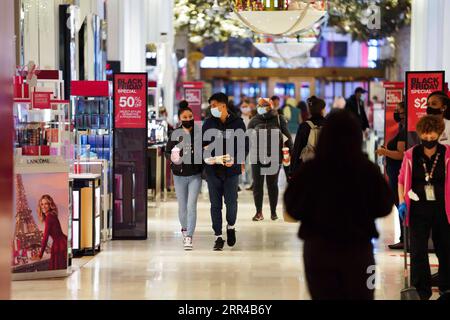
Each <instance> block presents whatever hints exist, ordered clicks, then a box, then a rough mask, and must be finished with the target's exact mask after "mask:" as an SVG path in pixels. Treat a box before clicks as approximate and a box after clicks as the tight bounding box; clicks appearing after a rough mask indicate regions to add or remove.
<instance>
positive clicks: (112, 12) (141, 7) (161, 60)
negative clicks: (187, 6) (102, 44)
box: [106, 0, 176, 116]
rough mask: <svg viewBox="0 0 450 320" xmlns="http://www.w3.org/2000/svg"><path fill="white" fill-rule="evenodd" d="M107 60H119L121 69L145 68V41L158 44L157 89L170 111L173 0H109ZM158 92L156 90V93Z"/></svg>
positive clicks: (173, 72)
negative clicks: (161, 92) (162, 92)
mask: <svg viewBox="0 0 450 320" xmlns="http://www.w3.org/2000/svg"><path fill="white" fill-rule="evenodd" d="M106 4H107V21H108V60H115V61H120V62H121V68H122V71H123V72H145V71H146V45H147V44H150V43H152V44H156V45H157V47H158V57H157V60H158V72H157V74H158V78H157V79H150V80H154V81H157V82H158V88H159V89H160V90H159V91H161V90H163V91H164V102H163V104H164V106H165V107H166V108H167V111H168V113H169V116H171V115H172V112H173V105H174V97H175V79H176V64H175V58H174V57H175V54H174V34H175V32H174V29H173V19H174V17H173V0H133V1H123V0H108V2H107V3H106ZM159 96H161V95H159V94H158V97H159Z"/></svg>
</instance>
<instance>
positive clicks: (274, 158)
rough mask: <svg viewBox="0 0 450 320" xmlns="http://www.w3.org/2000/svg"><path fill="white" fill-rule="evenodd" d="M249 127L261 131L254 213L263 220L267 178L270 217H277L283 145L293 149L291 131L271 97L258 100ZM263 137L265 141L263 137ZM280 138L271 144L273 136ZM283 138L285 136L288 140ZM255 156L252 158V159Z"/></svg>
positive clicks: (258, 147)
mask: <svg viewBox="0 0 450 320" xmlns="http://www.w3.org/2000/svg"><path fill="white" fill-rule="evenodd" d="M248 130H249V132H251V131H250V130H255V131H256V132H255V133H256V134H257V135H258V137H257V139H256V142H257V147H256V151H257V154H258V159H256V160H257V161H255V162H254V163H252V173H253V199H254V201H255V207H256V215H255V216H254V217H253V221H262V220H264V215H263V212H262V209H263V199H264V180H266V182H267V190H268V193H269V203H270V211H271V219H272V220H273V221H275V220H278V215H277V205H278V194H279V189H278V177H279V174H280V168H281V163H282V159H283V152H282V149H283V147H287V148H289V151H290V152H291V150H292V146H293V142H292V137H291V133H290V132H289V129H288V126H287V121H286V119H285V118H284V116H282V115H279V114H278V111H277V110H276V108H275V105H274V104H273V100H268V99H260V100H259V101H258V115H256V116H255V117H253V118H252V120H250V123H249V125H248ZM272 132H273V133H272ZM273 134H274V136H272V135H273ZM262 139H263V140H266V141H265V142H264V141H261V140H262ZM277 139H278V140H279V142H278V143H277V144H276V145H271V144H272V141H271V140H273V142H275V141H276V140H277ZM284 139H286V142H285V143H284ZM252 142H253V141H252ZM252 150H253V146H252ZM272 152H277V153H278V155H273V154H272ZM261 156H263V157H267V159H260V158H259V157H261ZM250 158H251V157H250ZM254 160H255V159H251V161H254ZM265 160H267V161H265Z"/></svg>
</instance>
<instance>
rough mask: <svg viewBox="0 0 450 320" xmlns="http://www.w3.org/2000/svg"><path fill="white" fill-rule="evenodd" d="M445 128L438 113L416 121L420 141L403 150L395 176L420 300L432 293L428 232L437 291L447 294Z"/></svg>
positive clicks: (449, 224) (449, 212)
mask: <svg viewBox="0 0 450 320" xmlns="http://www.w3.org/2000/svg"><path fill="white" fill-rule="evenodd" d="M444 130H445V124H444V121H443V120H442V118H441V117H439V116H425V117H423V118H422V119H420V120H419V122H418V123H417V130H416V131H417V134H418V135H419V138H420V140H421V144H420V145H417V146H415V147H413V148H412V149H410V150H408V151H407V152H406V153H405V158H404V160H403V163H402V167H401V170H400V175H399V178H398V183H399V184H398V192H399V201H400V203H401V205H400V209H399V211H400V212H405V211H406V219H405V221H406V225H407V226H408V227H409V231H410V236H409V241H410V250H411V282H412V286H414V287H415V288H416V289H417V292H418V293H419V296H420V298H421V299H422V300H428V299H430V298H431V296H432V290H431V285H432V280H431V272H430V264H429V260H428V239H429V237H430V232H431V233H432V239H433V244H434V248H435V251H436V256H437V258H438V260H439V277H438V281H439V290H440V293H441V295H442V296H446V298H447V299H448V297H449V296H450V174H449V170H450V146H448V145H442V144H440V143H439V137H440V136H441V135H442V133H443V132H444ZM405 208H406V210H405Z"/></svg>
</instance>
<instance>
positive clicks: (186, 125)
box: [181, 120, 194, 129]
mask: <svg viewBox="0 0 450 320" xmlns="http://www.w3.org/2000/svg"><path fill="white" fill-rule="evenodd" d="M181 125H182V126H183V127H184V128H186V129H191V128H192V127H193V126H194V120H189V121H182V122H181Z"/></svg>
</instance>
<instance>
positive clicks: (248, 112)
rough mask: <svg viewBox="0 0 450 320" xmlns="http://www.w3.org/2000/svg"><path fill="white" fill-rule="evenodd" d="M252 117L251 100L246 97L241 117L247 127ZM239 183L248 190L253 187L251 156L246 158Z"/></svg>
mask: <svg viewBox="0 0 450 320" xmlns="http://www.w3.org/2000/svg"><path fill="white" fill-rule="evenodd" d="M252 117H253V115H252V108H251V107H250V100H248V99H244V100H243V101H242V104H241V118H242V120H244V123H245V127H246V128H248V125H249V123H250V120H251V119H252ZM239 183H240V184H241V185H242V188H244V189H246V190H251V189H252V184H253V179H252V170H251V166H250V158H249V157H247V159H246V160H245V164H244V165H242V176H241V177H240V178H239Z"/></svg>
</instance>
